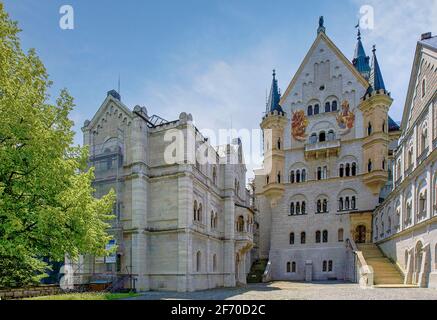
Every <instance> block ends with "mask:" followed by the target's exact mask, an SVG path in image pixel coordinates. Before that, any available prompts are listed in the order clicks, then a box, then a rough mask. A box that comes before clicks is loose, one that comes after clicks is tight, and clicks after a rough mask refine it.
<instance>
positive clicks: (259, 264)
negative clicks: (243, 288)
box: [247, 259, 268, 283]
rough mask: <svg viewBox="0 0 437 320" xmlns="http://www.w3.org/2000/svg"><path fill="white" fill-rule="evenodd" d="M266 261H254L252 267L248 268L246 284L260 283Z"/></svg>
mask: <svg viewBox="0 0 437 320" xmlns="http://www.w3.org/2000/svg"><path fill="white" fill-rule="evenodd" d="M267 262H268V260H267V259H260V260H256V261H255V262H254V263H253V264H252V267H251V268H250V272H249V274H248V275H247V283H261V282H262V279H263V274H264V271H265V270H266V267H267Z"/></svg>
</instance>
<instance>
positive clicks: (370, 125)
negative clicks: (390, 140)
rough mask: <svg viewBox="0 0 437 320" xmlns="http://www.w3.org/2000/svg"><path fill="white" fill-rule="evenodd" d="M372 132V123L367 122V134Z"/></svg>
mask: <svg viewBox="0 0 437 320" xmlns="http://www.w3.org/2000/svg"><path fill="white" fill-rule="evenodd" d="M371 134H372V124H371V123H370V122H369V125H368V126H367V135H368V136H370V135H371Z"/></svg>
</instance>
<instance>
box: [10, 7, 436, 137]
mask: <svg viewBox="0 0 437 320" xmlns="http://www.w3.org/2000/svg"><path fill="white" fill-rule="evenodd" d="M3 2H4V4H5V8H6V10H7V11H8V12H9V13H10V15H11V17H12V18H13V19H14V20H18V21H19V25H20V27H21V28H22V29H23V32H22V34H21V39H22V45H23V47H24V48H26V49H27V48H36V49H37V52H38V54H39V55H40V57H41V59H42V60H43V62H44V64H45V65H46V67H47V69H48V72H49V74H50V77H51V79H52V80H53V81H54V86H53V90H52V92H53V94H56V93H57V92H58V91H59V89H60V88H64V87H65V88H68V90H69V91H70V93H71V94H72V95H73V96H74V98H75V102H76V104H77V107H76V108H75V110H74V112H73V113H72V117H73V119H74V120H75V122H76V126H75V130H76V131H78V132H79V134H78V135H76V142H77V143H80V142H81V141H82V135H81V133H80V127H81V125H82V124H83V122H84V121H85V120H86V119H90V118H91V117H92V116H93V114H94V113H95V112H96V111H97V109H98V107H99V106H100V104H101V103H102V101H103V100H104V98H105V96H106V92H107V91H108V90H110V89H113V88H115V89H116V88H117V79H118V75H119V74H120V76H121V95H122V100H123V102H124V103H125V104H126V105H127V106H129V107H130V108H133V107H134V106H135V105H136V104H139V105H142V106H146V107H147V108H148V110H149V113H150V114H158V115H160V116H162V117H164V118H166V119H168V120H172V119H176V118H177V117H178V115H179V113H180V112H182V111H186V112H191V113H192V114H193V116H194V119H195V123H196V125H197V126H198V127H199V128H211V129H218V128H228V127H230V125H231V122H232V126H233V127H234V128H258V127H259V121H260V118H261V115H262V112H263V110H264V108H265V96H266V90H267V89H269V86H270V83H271V70H272V68H276V70H277V76H278V78H279V85H280V87H281V89H282V90H283V91H285V89H286V86H287V85H288V83H289V81H290V80H291V78H292V76H293V74H294V72H295V71H296V70H297V68H298V66H299V64H300V63H301V61H302V59H303V57H304V56H305V54H306V52H307V51H308V49H309V47H310V46H311V44H312V42H313V41H314V39H315V36H316V29H317V26H318V17H319V16H320V15H324V16H325V26H326V28H327V31H326V32H327V35H328V36H329V37H330V38H331V39H332V40H333V41H334V42H335V43H336V45H337V46H338V47H339V48H340V50H342V51H343V53H344V54H345V55H346V56H347V57H349V58H352V55H353V50H354V47H355V43H356V30H355V29H354V26H355V25H356V23H357V21H358V19H359V9H360V7H361V6H362V5H366V4H369V5H372V6H373V7H374V12H375V28H374V29H373V30H364V31H363V42H364V45H365V48H366V50H367V54H368V55H370V53H371V46H372V44H374V43H375V44H376V45H377V54H378V59H379V62H380V65H381V68H382V71H383V75H384V78H385V83H386V86H387V87H388V89H389V90H390V91H391V92H392V96H393V98H394V99H395V102H394V104H393V107H392V110H391V115H392V116H393V118H395V120H401V115H402V109H403V103H404V99H405V92H406V88H407V85H408V79H409V74H410V71H411V64H412V58H413V54H414V50H415V45H416V41H417V40H418V39H419V37H420V34H421V33H424V32H427V31H432V32H433V33H434V34H435V33H436V32H437V26H436V21H435V20H437V19H435V17H436V16H437V0H421V1H408V0H404V1H402V0H398V1H395V0H385V1H377V0H367V1H364V0H345V1H327V0H325V1H322V0H319V1H316V0H306V1H291V0H288V1H267V0H265V1H255V0H252V1H249V0H234V1H230V0H227V1H226V0H222V1H214V0H203V1H200V0H183V1H181V0H179V1H176V0H174V1H144V0H141V1H140V0H125V1H115V0H113V1H109V0H107V1H103V0H93V1H85V0H81V1H79V0H74V1H73V0H70V1H67V0H64V1H58V0H44V1H35V0H19V1H17V0H3ZM64 4H69V5H72V6H73V8H74V10H75V29H74V30H62V29H60V28H59V19H60V17H61V15H60V14H59V8H60V7H61V6H62V5H64ZM433 18H434V19H433Z"/></svg>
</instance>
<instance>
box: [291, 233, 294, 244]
mask: <svg viewBox="0 0 437 320" xmlns="http://www.w3.org/2000/svg"><path fill="white" fill-rule="evenodd" d="M290 244H291V245H293V244H294V232H291V233H290Z"/></svg>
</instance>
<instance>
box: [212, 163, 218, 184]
mask: <svg viewBox="0 0 437 320" xmlns="http://www.w3.org/2000/svg"><path fill="white" fill-rule="evenodd" d="M212 183H214V184H217V168H216V167H212Z"/></svg>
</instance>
